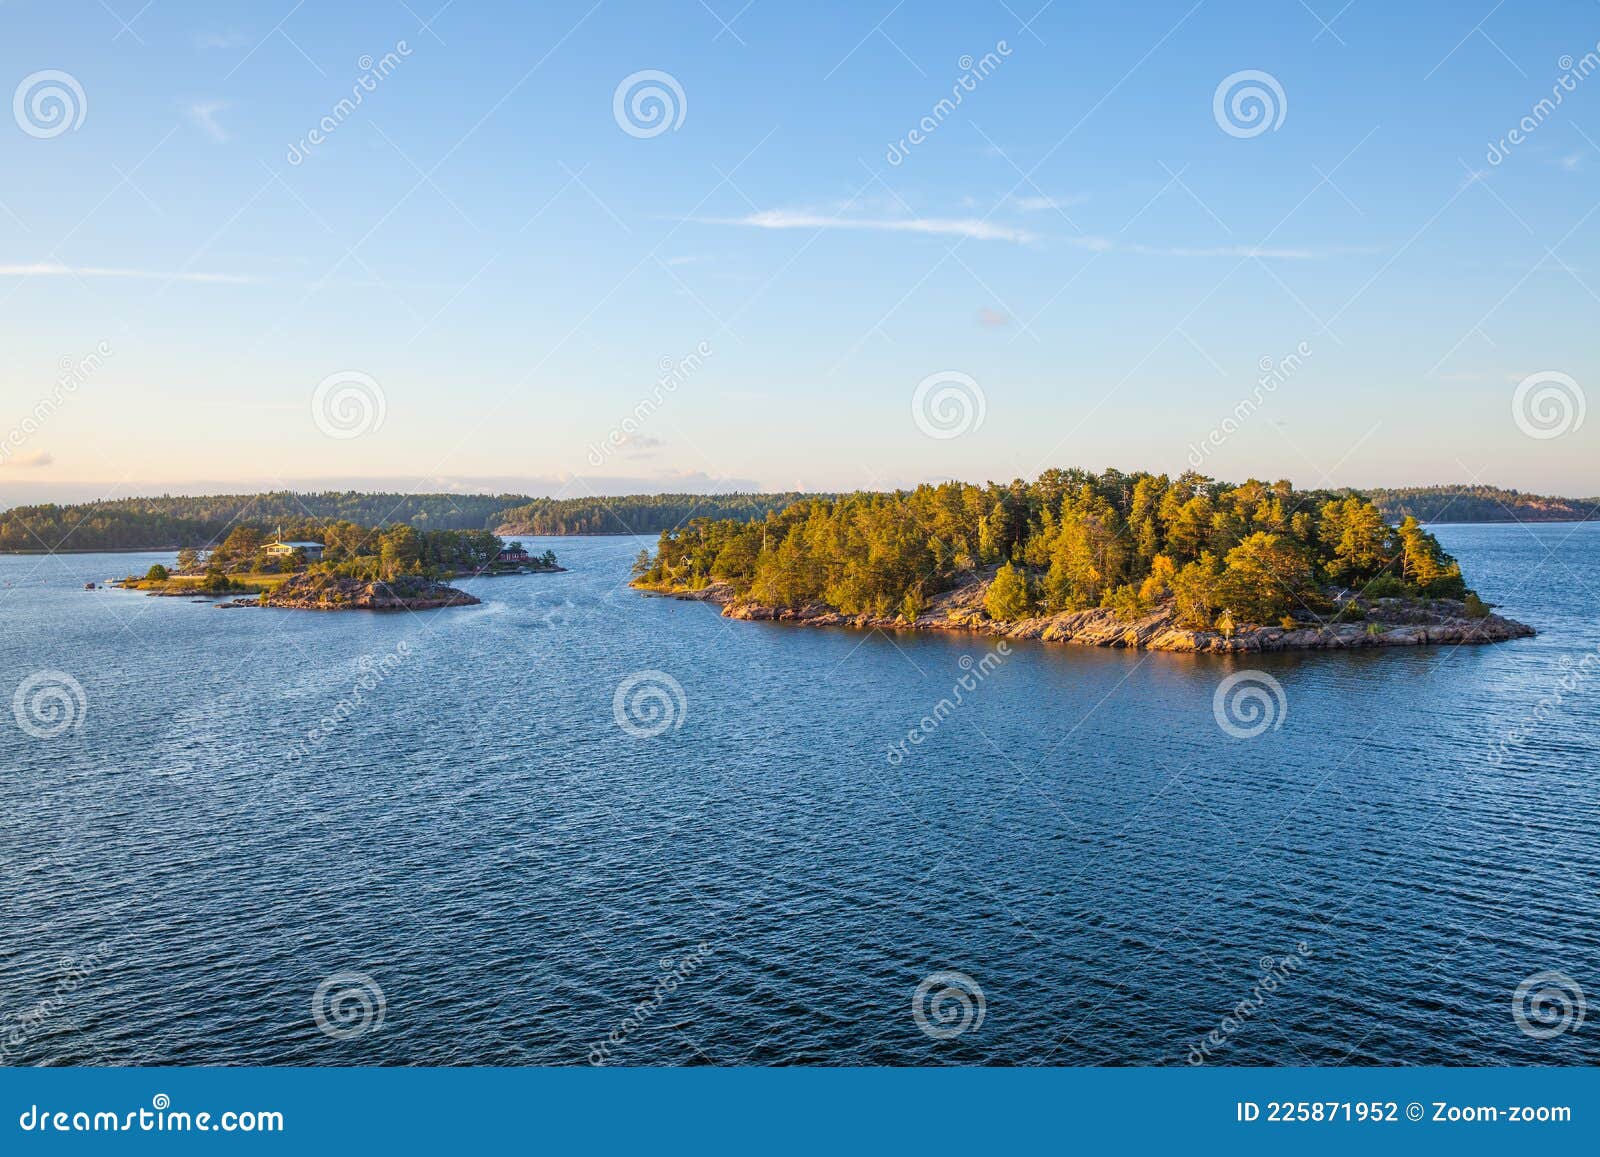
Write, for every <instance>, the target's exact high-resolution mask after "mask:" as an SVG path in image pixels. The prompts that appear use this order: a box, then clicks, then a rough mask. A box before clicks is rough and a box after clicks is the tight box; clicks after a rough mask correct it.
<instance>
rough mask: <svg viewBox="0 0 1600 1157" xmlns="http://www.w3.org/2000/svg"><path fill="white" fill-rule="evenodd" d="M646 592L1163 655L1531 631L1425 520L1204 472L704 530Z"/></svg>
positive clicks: (847, 499) (849, 500)
mask: <svg viewBox="0 0 1600 1157" xmlns="http://www.w3.org/2000/svg"><path fill="white" fill-rule="evenodd" d="M633 585H634V587H636V588H638V589H639V590H641V591H643V592H645V593H647V594H665V595H672V596H675V597H679V598H690V599H697V600H702V601H705V602H709V603H712V604H715V605H718V606H720V607H721V608H722V613H723V615H725V616H726V617H728V618H734V619H756V620H772V621H779V622H790V623H804V624H809V625H814V626H841V627H855V628H878V629H894V630H940V631H972V632H977V633H981V634H988V635H998V636H1003V637H1006V638H1026V639H1040V640H1043V641H1045V642H1058V643H1075V644H1080V645H1086V646H1102V647H1130V648H1141V649H1147V650H1159V651H1217V652H1238V651H1272V650H1287V649H1316V648H1351V647H1375V646H1415V645H1420V644H1426V643H1488V642H1498V641H1502V640H1507V639H1516V638H1523V637H1527V636H1530V635H1532V634H1534V631H1533V629H1532V628H1531V627H1528V626H1525V625H1524V624H1522V623H1518V622H1515V621H1513V620H1511V619H1507V618H1504V617H1502V616H1500V615H1497V614H1495V613H1493V610H1492V608H1491V607H1490V606H1489V605H1488V604H1486V603H1485V602H1484V601H1483V600H1482V599H1481V598H1480V597H1479V596H1478V595H1477V594H1476V593H1475V592H1474V591H1472V590H1471V589H1469V588H1468V586H1467V584H1466V581H1465V578H1464V577H1463V575H1462V573H1461V567H1460V565H1459V564H1458V563H1457V562H1456V560H1455V559H1453V558H1451V557H1450V556H1449V555H1448V554H1447V553H1445V551H1444V550H1443V548H1442V547H1441V546H1440V545H1439V542H1438V540H1437V539H1436V538H1435V537H1434V536H1433V535H1432V534H1430V533H1429V532H1428V531H1426V530H1424V529H1423V528H1422V526H1421V524H1420V523H1418V522H1417V520H1416V519H1415V518H1411V517H1407V518H1404V519H1403V520H1401V521H1400V523H1399V524H1398V525H1395V524H1393V523H1391V522H1389V521H1388V520H1387V519H1385V518H1384V516H1383V514H1382V513H1381V512H1380V511H1379V510H1378V508H1377V507H1376V506H1374V505H1373V503H1371V502H1370V501H1368V500H1367V499H1365V498H1362V497H1360V496H1357V495H1352V494H1350V493H1349V492H1344V491H1331V490H1296V489H1295V488H1294V486H1293V485H1292V484H1291V483H1289V482H1287V481H1279V482H1273V483H1265V482H1261V481H1258V480H1255V479H1251V480H1249V481H1246V482H1243V483H1240V484H1232V483H1227V482H1220V481H1217V480H1216V479H1213V478H1209V477H1206V476H1204V475H1201V474H1199V473H1196V472H1192V471H1191V472H1188V473H1185V474H1182V475H1180V476H1179V477H1177V478H1175V479H1174V478H1169V477H1168V476H1167V475H1165V474H1149V473H1142V472H1140V473H1132V474H1125V473H1123V472H1121V471H1119V470H1106V471H1104V472H1102V473H1100V474H1094V473H1091V472H1088V471H1084V470H1077V469H1072V470H1048V471H1046V472H1045V473H1043V474H1041V475H1040V476H1039V478H1038V479H1037V480H1035V481H1034V482H1031V483H1028V482H1023V481H1022V480H1020V479H1018V480H1016V481H1014V482H1011V483H1009V484H998V483H992V482H991V483H989V484H988V485H987V486H981V487H980V486H976V485H972V484H969V483H962V482H946V483H940V484H938V485H923V486H919V487H917V488H916V489H914V490H910V491H895V492H893V493H875V492H861V493H855V494H846V495H841V496H838V497H836V498H826V499H822V498H818V499H807V500H803V501H800V502H796V503H794V504H792V505H790V506H788V507H786V508H784V509H782V510H780V511H775V512H773V513H771V514H768V515H767V516H766V518H765V519H763V520H760V521H741V520H734V519H720V520H716V519H695V520H693V521H691V522H690V523H689V524H688V525H686V526H684V527H682V528H679V529H675V530H668V531H664V532H663V533H662V534H661V536H660V538H659V540H658V542H657V545H656V550H655V552H654V554H652V553H651V552H650V551H641V552H640V555H639V558H638V559H637V561H636V562H635V564H634V578H633Z"/></svg>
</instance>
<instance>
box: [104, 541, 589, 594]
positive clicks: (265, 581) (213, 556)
mask: <svg viewBox="0 0 1600 1157" xmlns="http://www.w3.org/2000/svg"><path fill="white" fill-rule="evenodd" d="M563 569H565V568H563V567H561V566H559V565H558V564H557V563H556V556H555V553H554V552H553V551H545V552H544V553H543V554H542V555H534V554H530V553H529V552H528V551H527V550H526V549H525V548H524V547H523V545H522V544H521V543H520V542H512V543H510V544H507V543H505V542H503V541H502V540H501V539H500V537H499V536H498V535H495V534H493V533H491V532H489V531H486V530H485V531H479V530H418V529H417V528H415V527H413V526H410V525H407V524H403V523H402V524H397V525H391V526H383V527H364V526H359V525H357V524H356V523H352V522H344V521H341V522H332V523H311V522H308V523H302V524H297V525H296V526H295V527H294V528H293V530H292V532H291V533H286V532H285V531H284V529H282V528H280V529H279V530H278V532H277V534H276V536H274V537H268V536H267V535H266V533H265V532H264V531H263V529H262V528H260V527H257V526H250V525H240V526H236V527H234V529H233V530H232V531H231V532H230V533H229V534H228V537H227V538H226V539H225V540H223V542H222V543H221V544H219V545H217V546H216V547H214V548H212V549H210V550H205V551H202V550H198V549H194V548H184V549H183V550H180V551H179V552H178V558H177V561H176V564H175V566H174V567H173V568H168V567H165V566H162V565H160V564H157V565H156V566H152V567H151V568H150V569H149V570H148V571H147V572H146V573H145V574H144V575H143V576H137V575H130V576H129V577H127V578H125V579H123V580H121V581H120V582H116V583H114V584H110V585H115V586H118V587H121V588H122V589H124V590H136V591H142V592H143V593H145V594H147V595H153V596H158V597H167V598H185V597H186V598H192V599H217V598H222V599H228V600H229V601H226V602H222V603H218V604H217V605H218V606H222V607H229V608H232V607H280V608H287V609H293V610H371V611H396V610H410V611H423V610H435V609H437V608H440V607H464V606H472V605H474V604H476V603H477V602H479V599H478V598H477V597H475V596H473V595H470V594H468V593H467V592H466V591H463V590H459V589H457V588H456V587H453V586H450V585H448V581H447V580H450V579H454V578H480V577H490V576H502V575H517V574H536V573H545V572H553V571H560V570H563Z"/></svg>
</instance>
